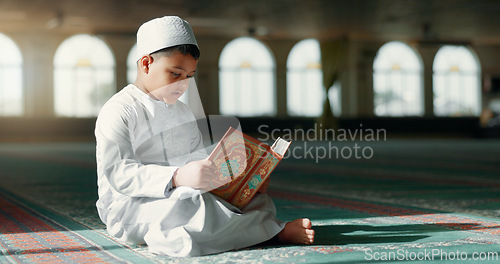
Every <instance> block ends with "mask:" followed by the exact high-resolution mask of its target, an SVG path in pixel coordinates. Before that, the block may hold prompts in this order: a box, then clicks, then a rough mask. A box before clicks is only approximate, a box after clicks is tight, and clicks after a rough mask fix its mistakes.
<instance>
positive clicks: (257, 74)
mask: <svg viewBox="0 0 500 264" xmlns="http://www.w3.org/2000/svg"><path fill="white" fill-rule="evenodd" d="M274 69H275V62H274V58H273V56H272V54H271V52H270V51H269V49H268V48H267V47H266V46H265V45H264V44H262V43H261V42H260V41H258V40H256V39H254V38H250V37H241V38H237V39H234V40H232V41H230V42H229V43H228V44H227V45H226V46H225V47H224V49H223V50H222V52H221V55H220V58H219V102H220V113H221V114H224V115H236V116H264V115H274V114H275V113H276V103H275V101H276V100H275V81H274V78H275V76H274Z"/></svg>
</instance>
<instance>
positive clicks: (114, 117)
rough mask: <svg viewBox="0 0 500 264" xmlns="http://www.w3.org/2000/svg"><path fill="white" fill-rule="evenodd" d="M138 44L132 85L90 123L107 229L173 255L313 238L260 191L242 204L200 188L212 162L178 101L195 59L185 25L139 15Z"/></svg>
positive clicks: (172, 19) (308, 224) (189, 31)
mask: <svg viewBox="0 0 500 264" xmlns="http://www.w3.org/2000/svg"><path fill="white" fill-rule="evenodd" d="M137 50H138V54H139V56H140V57H139V58H138V73H137V79H136V81H135V83H134V84H130V85H128V86H126V87H125V88H124V89H122V90H121V91H120V92H118V93H117V94H115V95H114V96H113V97H112V98H111V99H110V100H109V101H108V102H107V103H106V104H105V105H104V106H103V108H102V109H101V111H100V113H99V116H98V119H97V122H96V128H95V136H96V141H97V147H96V158H97V172H98V185H99V199H98V201H97V203H96V205H97V209H98V212H99V216H100V218H101V220H102V221H103V222H104V223H105V224H106V226H107V230H108V232H109V233H110V234H111V235H112V236H114V237H116V238H117V239H118V240H120V241H124V242H131V243H138V244H139V243H146V244H147V245H148V247H149V250H150V251H152V252H154V253H157V254H166V255H170V256H177V257H184V256H199V255H206V254H214V253H219V252H223V251H228V250H232V249H239V248H243V247H248V246H251V245H255V244H258V243H260V242H263V241H266V240H269V239H271V238H273V237H275V236H276V237H277V239H278V240H279V241H282V242H290V243H298V244H311V243H312V242H313V239H314V231H313V230H312V229H311V222H310V221H309V219H297V220H294V221H292V222H288V223H285V222H282V221H279V220H277V219H276V217H275V216H276V210H275V207H274V204H273V202H272V200H271V199H270V198H269V196H268V195H267V194H265V193H264V192H265V188H263V189H262V190H261V192H262V193H260V194H257V195H256V196H255V198H254V199H253V200H252V201H251V202H250V204H249V205H248V206H246V207H245V208H243V210H239V209H238V208H236V207H234V206H232V205H230V204H228V203H226V202H225V201H223V200H222V199H219V198H218V197H216V196H214V195H212V194H211V193H209V192H206V189H207V188H208V186H209V183H210V179H211V177H214V176H215V172H214V168H213V166H212V164H211V162H210V161H209V160H208V159H206V155H205V156H203V157H199V156H198V158H196V157H197V155H198V153H199V152H197V150H200V149H202V148H203V146H202V139H201V133H200V131H199V130H198V127H197V126H196V122H195V121H196V120H195V117H194V116H193V114H192V112H191V111H190V109H189V108H188V107H187V106H186V105H185V104H184V103H182V102H180V101H178V98H179V97H180V96H181V95H182V94H183V93H184V92H185V91H186V89H187V82H189V78H190V77H192V76H193V74H194V73H195V71H196V67H197V63H198V57H199V50H198V44H197V42H196V39H195V37H194V34H193V32H192V29H191V27H190V25H189V24H188V23H187V22H186V21H184V20H182V19H181V18H179V17H173V16H167V17H162V18H157V19H153V20H151V21H149V22H146V23H145V24H143V25H142V26H141V27H140V28H139V30H138V32H137ZM190 160H193V161H191V162H189V161H190Z"/></svg>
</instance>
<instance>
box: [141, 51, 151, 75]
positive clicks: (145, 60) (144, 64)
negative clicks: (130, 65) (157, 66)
mask: <svg viewBox="0 0 500 264" xmlns="http://www.w3.org/2000/svg"><path fill="white" fill-rule="evenodd" d="M151 63H153V57H151V55H144V56H142V57H141V58H140V59H139V62H138V67H139V70H140V71H142V72H144V73H146V74H147V73H148V72H149V65H150V64H151Z"/></svg>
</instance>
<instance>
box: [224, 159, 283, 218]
mask: <svg viewBox="0 0 500 264" xmlns="http://www.w3.org/2000/svg"><path fill="white" fill-rule="evenodd" d="M280 161H281V158H280V157H279V156H277V155H275V154H274V153H272V152H267V155H266V156H265V158H264V159H263V160H262V161H261V163H260V164H259V166H257V167H256V168H255V169H254V170H252V171H251V172H250V173H249V175H250V177H248V180H246V181H245V185H244V186H242V188H240V189H239V190H238V192H235V193H234V194H233V195H232V196H231V197H230V201H231V203H232V204H233V205H235V206H236V207H238V208H240V209H242V208H243V207H245V206H246V205H248V203H249V202H250V201H251V200H252V198H253V197H254V196H255V194H256V193H257V192H258V190H259V188H260V186H261V185H262V183H263V182H264V181H266V180H267V179H268V178H269V175H271V173H272V171H273V170H274V169H275V168H276V166H277V165H278V163H279V162H280Z"/></svg>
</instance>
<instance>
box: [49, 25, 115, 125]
mask: <svg viewBox="0 0 500 264" xmlns="http://www.w3.org/2000/svg"><path fill="white" fill-rule="evenodd" d="M115 91H116V89H115V60H114V56H113V53H112V52H111V49H110V48H109V47H108V46H107V45H106V44H105V43H104V41H102V40H101V39H99V38H97V37H95V36H91V35H86V34H80V35H75V36H72V37H70V38H68V39H66V40H65V41H64V42H63V43H61V45H60V46H59V48H58V49H57V51H56V54H55V56H54V104H55V106H54V107H55V114H56V115H57V116H68V117H93V116H97V114H98V113H99V110H100V109H101V107H102V105H103V104H104V103H105V102H106V100H108V99H109V98H110V97H111V95H113V93H114V92H115Z"/></svg>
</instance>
